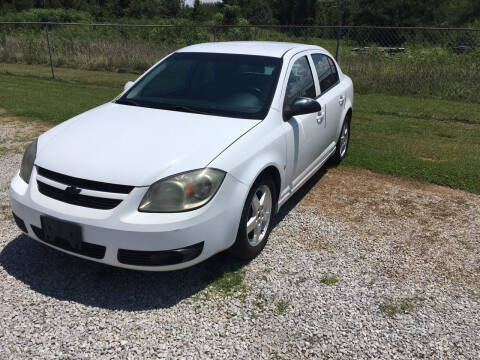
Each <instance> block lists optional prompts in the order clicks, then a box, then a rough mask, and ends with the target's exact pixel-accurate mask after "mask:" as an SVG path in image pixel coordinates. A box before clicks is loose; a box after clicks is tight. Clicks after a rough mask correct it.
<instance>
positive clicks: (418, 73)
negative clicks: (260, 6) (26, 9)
mask: <svg viewBox="0 0 480 360" xmlns="http://www.w3.org/2000/svg"><path fill="white" fill-rule="evenodd" d="M231 40H267V41H289V42H298V43H306V44H314V45H320V46H322V47H324V48H326V49H327V50H328V51H330V52H331V53H332V54H333V55H334V56H335V57H336V58H337V59H338V61H339V63H340V65H341V67H342V69H343V70H344V72H345V73H347V74H348V75H350V76H351V77H352V78H353V80H354V83H355V87H356V91H359V92H362V93H368V92H387V93H392V94H399V95H403V94H414V95H417V94H418V95H422V96H435V97H442V98H449V99H459V100H464V101H470V102H479V99H478V94H479V93H480V29H450V28H393V27H366V26H342V27H340V26H249V25H246V26H213V25H133V24H74V23H37V22H29V23H13V22H3V23H0V63H23V64H45V65H50V66H51V72H52V77H53V76H54V74H55V68H56V67H68V68H75V69H85V70H98V71H114V72H124V73H125V72H126V73H134V74H139V73H141V72H143V71H144V70H145V69H147V68H148V67H150V66H151V65H152V64H153V63H155V62H156V61H158V59H160V58H162V57H163V56H165V55H167V54H168V53H170V52H172V51H174V50H176V49H178V48H181V47H184V46H187V45H191V44H197V43H202V42H211V41H231Z"/></svg>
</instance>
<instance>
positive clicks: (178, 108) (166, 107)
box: [148, 104, 212, 115]
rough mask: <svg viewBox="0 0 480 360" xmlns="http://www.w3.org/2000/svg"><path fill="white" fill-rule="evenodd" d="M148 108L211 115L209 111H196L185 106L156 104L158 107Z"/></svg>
mask: <svg viewBox="0 0 480 360" xmlns="http://www.w3.org/2000/svg"><path fill="white" fill-rule="evenodd" d="M148 106H149V107H153V108H155V109H163V110H173V111H184V112H190V113H195V114H203V115H209V114H212V112H211V111H208V110H198V109H195V108H191V107H190V106H186V105H173V104H162V105H160V104H158V105H148Z"/></svg>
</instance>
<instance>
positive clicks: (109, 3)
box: [0, 0, 480, 26]
mask: <svg viewBox="0 0 480 360" xmlns="http://www.w3.org/2000/svg"><path fill="white" fill-rule="evenodd" d="M40 8H46V9H59V10H60V9H62V10H63V11H65V12H70V11H82V12H87V13H88V14H90V16H91V17H92V18H93V19H94V20H95V21H111V20H114V19H118V18H125V17H128V18H133V19H158V18H162V19H167V18H185V19H191V20H194V21H195V22H212V23H219V24H228V25H232V24H241V23H246V22H248V23H250V24H255V25H259V24H282V25H291V24H307V25H308V24H310V25H311V24H314V25H339V24H344V25H379V26H380V25H381V26H472V25H474V24H477V26H478V24H479V23H480V1H478V0H425V1H418V0H390V1H384V0H223V2H219V3H204V2H202V1H201V0H195V2H194V4H193V7H190V6H186V5H185V0H86V1H83V0H0V17H3V16H5V15H7V14H9V16H14V15H15V14H18V13H19V12H22V11H25V10H30V9H40ZM53 15H54V13H52V16H53ZM54 19H55V17H52V18H49V20H50V21H54Z"/></svg>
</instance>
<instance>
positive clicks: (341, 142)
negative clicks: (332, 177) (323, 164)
mask: <svg viewBox="0 0 480 360" xmlns="http://www.w3.org/2000/svg"><path fill="white" fill-rule="evenodd" d="M351 119H352V118H351V115H347V116H346V117H345V120H344V121H343V125H342V131H340V136H339V137H338V140H337V148H336V149H335V153H334V154H333V155H332V157H331V159H330V163H331V164H332V165H334V166H336V165H339V164H340V163H341V162H342V160H343V159H345V157H346V156H347V151H348V145H349V143H350V122H351Z"/></svg>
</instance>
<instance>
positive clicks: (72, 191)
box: [65, 186, 82, 196]
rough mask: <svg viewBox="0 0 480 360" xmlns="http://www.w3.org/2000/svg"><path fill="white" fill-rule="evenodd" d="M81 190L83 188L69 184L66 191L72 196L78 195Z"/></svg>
mask: <svg viewBox="0 0 480 360" xmlns="http://www.w3.org/2000/svg"><path fill="white" fill-rule="evenodd" d="M81 191H82V189H79V188H77V187H76V186H69V187H67V188H66V189H65V192H66V193H67V194H68V195H70V196H74V195H78V194H80V192H81Z"/></svg>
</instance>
